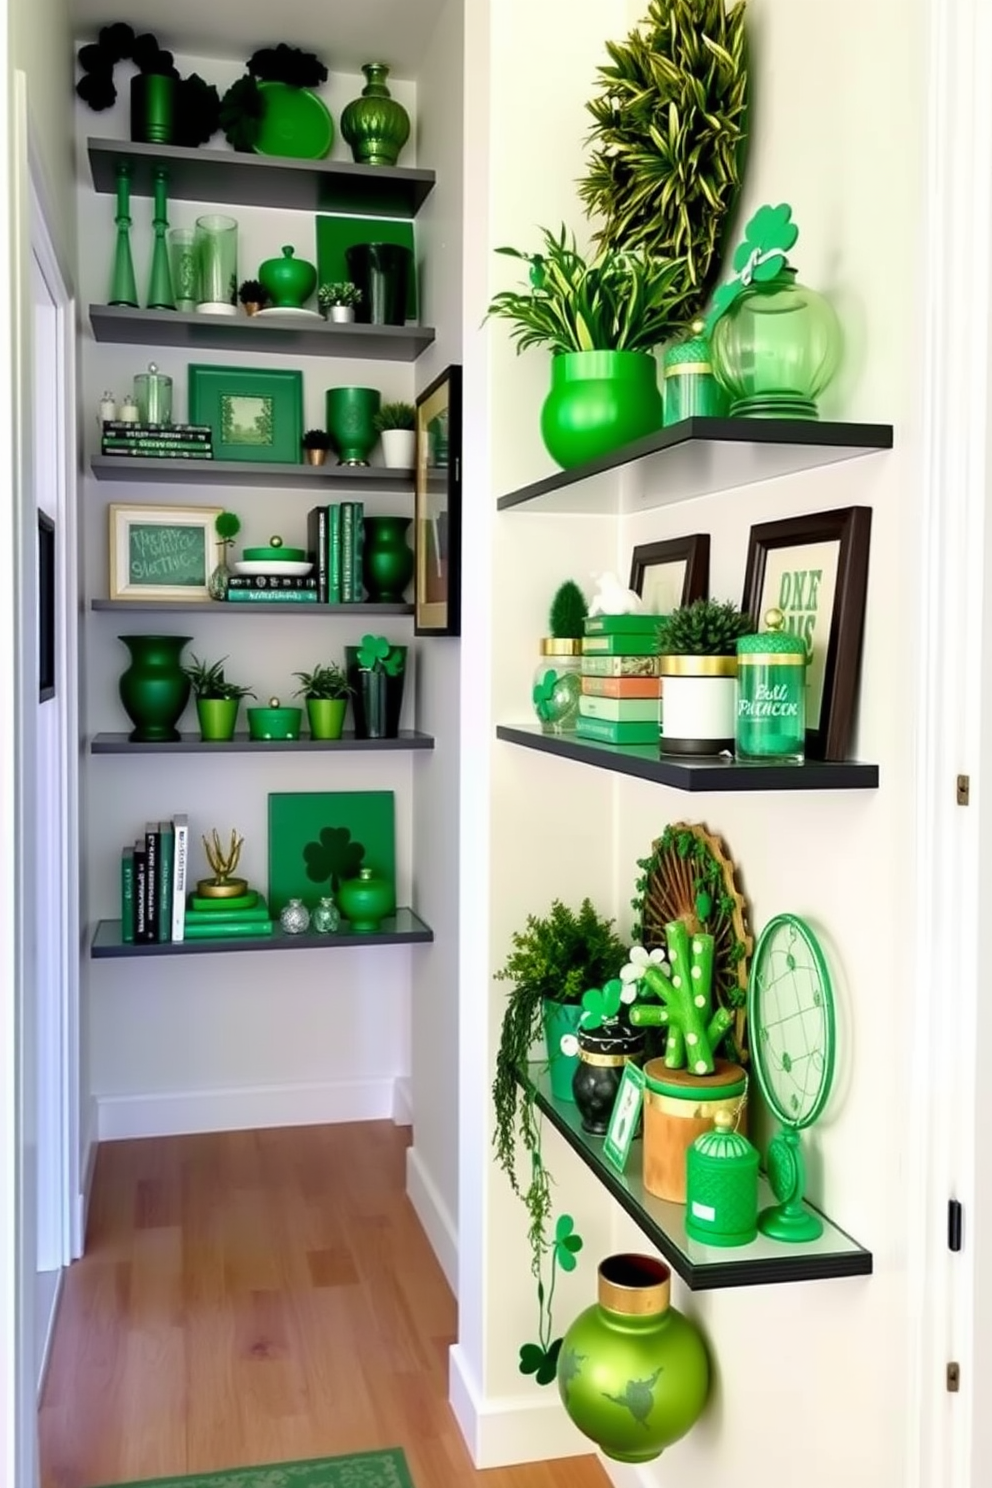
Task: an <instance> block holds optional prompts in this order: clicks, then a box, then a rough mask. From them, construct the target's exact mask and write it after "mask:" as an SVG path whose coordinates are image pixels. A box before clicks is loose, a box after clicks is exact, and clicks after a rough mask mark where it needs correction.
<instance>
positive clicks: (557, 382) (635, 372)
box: [541, 351, 664, 470]
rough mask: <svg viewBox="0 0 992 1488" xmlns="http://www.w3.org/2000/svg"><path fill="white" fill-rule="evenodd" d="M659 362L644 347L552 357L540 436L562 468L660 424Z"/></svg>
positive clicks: (608, 451) (603, 452)
mask: <svg viewBox="0 0 992 1488" xmlns="http://www.w3.org/2000/svg"><path fill="white" fill-rule="evenodd" d="M663 418H664V404H663V401H662V396H661V393H660V391H659V389H658V364H657V362H656V361H655V359H654V357H653V356H652V355H651V354H650V353H649V352H644V351H569V352H563V353H562V354H561V355H560V356H555V357H552V358H551V391H550V393H549V394H548V396H547V398H546V399H545V401H544V407H543V408H542V409H541V437H542V438H543V440H544V444H545V448H546V449H547V451H548V454H549V455H550V456H551V458H552V459H553V460H556V461H557V462H558V464H559V465H560V466H561V467H562V469H564V470H571V469H572V468H573V467H574V466H576V465H583V464H584V463H585V462H586V461H587V460H596V459H599V457H600V456H601V455H609V454H612V452H613V451H614V450H616V449H620V448H621V446H622V445H625V444H630V443H631V442H632V440H635V439H641V438H643V437H644V435H645V434H652V433H654V431H655V430H656V429H660V428H661V426H662V422H663Z"/></svg>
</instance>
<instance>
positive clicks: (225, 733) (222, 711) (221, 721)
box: [183, 656, 255, 744]
mask: <svg viewBox="0 0 992 1488" xmlns="http://www.w3.org/2000/svg"><path fill="white" fill-rule="evenodd" d="M226 661H227V657H226V656H225V657H223V658H222V659H221V660H220V661H215V662H214V663H213V665H208V664H207V663H206V662H205V661H200V660H199V659H198V658H197V657H196V656H194V657H193V658H192V662H191V664H190V665H189V666H186V667H183V671H184V672H185V674H186V676H187V678H188V679H189V683H190V686H191V687H192V689H193V696H194V697H195V698H196V716H197V718H198V720H199V723H200V738H201V739H202V740H203V741H204V743H210V744H223V743H226V742H228V741H229V740H231V739H233V738H234V729H235V725H236V724H237V721H238V709H239V708H240V706H241V699H242V698H244V697H254V696H255V694H254V693H253V692H252V690H251V688H250V687H241V686H239V685H238V683H236V682H229V681H228V680H227V678H226V677H225V676H224V663H225V662H226Z"/></svg>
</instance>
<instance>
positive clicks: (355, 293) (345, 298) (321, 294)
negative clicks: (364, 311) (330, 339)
mask: <svg viewBox="0 0 992 1488" xmlns="http://www.w3.org/2000/svg"><path fill="white" fill-rule="evenodd" d="M317 303H318V305H319V306H320V310H321V314H322V315H323V317H324V319H325V320H333V321H337V322H338V323H339V324H341V325H348V324H350V323H351V322H352V321H353V320H354V319H355V307H356V306H357V305H360V304H361V303H362V291H361V290H360V289H359V287H358V285H357V284H352V283H351V281H350V280H349V279H346V280H344V281H343V282H342V283H340V284H322V285H321V286H320V288H319V289H318V291H317Z"/></svg>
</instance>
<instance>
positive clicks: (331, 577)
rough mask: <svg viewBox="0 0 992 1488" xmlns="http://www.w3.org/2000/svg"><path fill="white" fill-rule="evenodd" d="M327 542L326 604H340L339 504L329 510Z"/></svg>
mask: <svg viewBox="0 0 992 1488" xmlns="http://www.w3.org/2000/svg"><path fill="white" fill-rule="evenodd" d="M327 527H328V541H329V542H330V545H331V548H330V552H329V554H328V557H327V603H328V604H340V603H341V503H340V502H336V503H335V505H334V506H332V507H331V509H330V521H329V522H328V524H327Z"/></svg>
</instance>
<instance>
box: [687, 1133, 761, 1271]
mask: <svg viewBox="0 0 992 1488" xmlns="http://www.w3.org/2000/svg"><path fill="white" fill-rule="evenodd" d="M714 1123H715V1129H714V1130H713V1131H708V1132H703V1134H702V1136H701V1137H697V1138H696V1140H695V1141H694V1142H693V1144H692V1146H691V1147H690V1148H689V1151H688V1154H687V1156H686V1206H685V1232H686V1234H687V1235H688V1236H689V1237H690V1238H691V1239H693V1240H700V1241H701V1242H702V1243H703V1244H704V1245H749V1244H750V1242H751V1241H752V1240H753V1239H755V1237H756V1236H757V1233H758V1161H759V1154H758V1149H757V1147H755V1146H754V1145H753V1143H751V1142H749V1141H748V1139H747V1137H745V1135H744V1133H743V1132H738V1131H734V1118H733V1116H732V1115H731V1113H730V1112H729V1111H717V1113H716V1116H715V1117H714Z"/></svg>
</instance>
